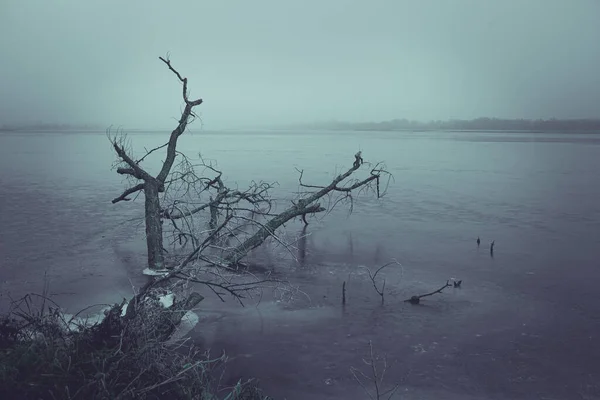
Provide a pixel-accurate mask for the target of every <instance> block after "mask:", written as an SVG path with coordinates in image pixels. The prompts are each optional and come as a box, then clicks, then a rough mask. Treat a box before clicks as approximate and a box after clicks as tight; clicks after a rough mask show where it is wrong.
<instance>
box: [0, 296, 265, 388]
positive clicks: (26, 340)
mask: <svg viewBox="0 0 600 400" xmlns="http://www.w3.org/2000/svg"><path fill="white" fill-rule="evenodd" d="M34 300H36V301H34ZM40 301H41V307H40V306H39V305H38V306H36V307H34V306H33V304H34V303H36V302H37V303H39V302H40ZM123 305H124V304H115V305H113V306H112V307H110V309H108V310H107V311H105V315H106V316H105V318H104V319H103V320H102V321H101V322H96V323H94V324H92V325H85V326H84V325H79V326H78V327H77V328H76V329H72V328H71V329H69V326H71V327H72V326H73V320H70V321H68V320H65V317H64V316H63V314H61V313H60V312H59V311H58V310H59V307H58V306H57V305H56V304H54V303H53V302H52V301H51V300H49V299H48V298H46V297H45V296H40V295H28V296H25V297H24V298H23V299H21V300H19V301H16V302H13V307H12V308H11V310H10V311H9V312H8V313H7V314H6V315H4V316H1V317H0V398H5V399H36V400H37V399H111V400H112V399H202V400H216V399H227V400H235V399H237V400H254V399H268V397H266V396H264V395H262V394H261V391H260V390H259V389H258V388H257V387H256V383H255V382H254V381H252V380H249V381H246V382H239V383H238V384H237V385H236V386H235V387H234V388H233V389H231V388H230V389H229V390H228V391H227V392H226V393H223V392H222V391H221V392H220V391H219V387H218V382H217V381H215V379H214V376H215V373H214V372H215V371H216V369H217V368H221V367H223V366H224V364H225V363H226V361H227V360H226V357H225V355H223V356H220V357H217V358H211V357H210V354H208V353H206V352H200V351H199V350H198V349H196V348H195V347H194V346H193V345H192V344H190V343H188V341H186V340H182V341H178V342H176V343H166V342H164V341H160V340H157V339H156V338H157V337H159V336H160V335H159V332H157V331H156V329H155V327H156V326H157V324H156V318H157V312H156V310H157V308H155V307H148V308H147V309H148V310H151V311H150V312H144V313H140V314H139V315H137V316H136V318H134V319H132V320H128V319H125V318H122V317H121V313H122V308H123Z"/></svg>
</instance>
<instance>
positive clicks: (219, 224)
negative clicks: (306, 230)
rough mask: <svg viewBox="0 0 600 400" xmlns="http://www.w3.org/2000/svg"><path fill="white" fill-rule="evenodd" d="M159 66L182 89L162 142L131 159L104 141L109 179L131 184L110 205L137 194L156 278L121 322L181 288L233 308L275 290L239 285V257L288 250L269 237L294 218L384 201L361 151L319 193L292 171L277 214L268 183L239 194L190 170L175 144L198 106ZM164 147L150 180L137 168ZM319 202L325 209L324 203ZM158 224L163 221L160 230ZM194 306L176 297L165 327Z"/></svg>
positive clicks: (378, 171) (265, 282)
mask: <svg viewBox="0 0 600 400" xmlns="http://www.w3.org/2000/svg"><path fill="white" fill-rule="evenodd" d="M159 59H160V60H161V61H162V62H163V63H165V64H166V66H167V67H168V69H169V70H170V71H171V72H172V73H174V74H175V75H176V76H177V78H178V79H179V81H180V82H182V83H183V100H184V103H185V107H184V109H183V111H182V114H181V117H180V118H179V121H178V124H177V126H176V128H175V129H174V130H173V131H172V132H171V135H170V137H169V140H168V142H167V143H165V144H163V145H162V146H158V147H156V148H154V149H151V150H147V151H146V153H145V154H144V155H143V156H142V157H141V158H139V159H136V158H135V157H134V156H133V152H132V151H131V150H130V149H128V148H126V146H125V141H124V138H123V137H122V136H118V135H114V136H113V137H111V138H110V139H111V144H112V147H113V148H114V150H115V152H116V153H117V156H118V165H117V173H118V174H121V175H124V176H126V177H127V178H130V179H131V180H133V181H134V182H133V183H132V184H131V187H130V188H128V189H127V190H125V191H124V192H123V193H122V194H121V195H120V196H119V197H117V198H115V199H114V200H113V203H118V202H121V201H129V200H130V196H131V195H133V194H137V193H140V192H143V193H144V196H145V209H144V211H145V214H144V220H145V227H146V243H147V251H148V268H149V269H150V270H152V271H155V272H156V271H160V274H158V273H157V275H160V276H157V277H155V278H152V279H150V280H149V281H148V282H147V283H146V284H145V285H144V286H143V287H142V288H141V289H140V290H139V291H138V292H137V293H136V294H135V296H134V297H133V299H132V300H131V301H130V302H129V303H128V306H127V309H126V313H125V314H126V315H125V318H126V319H131V318H134V317H135V315H137V314H139V312H138V310H140V307H139V306H140V305H142V307H141V309H143V308H144V307H143V304H146V303H147V302H146V300H148V299H151V298H152V296H154V297H156V293H157V292H158V293H160V292H161V291H164V290H168V291H171V292H172V293H174V292H175V291H177V290H179V291H181V289H182V288H186V287H187V284H188V283H195V284H202V285H204V286H205V287H207V288H209V289H210V290H211V291H212V292H213V293H215V294H216V295H217V296H218V297H219V298H221V299H222V300H223V299H224V295H226V294H227V295H231V296H233V297H234V298H235V299H237V300H238V301H239V302H240V303H241V304H243V301H242V300H243V299H244V298H246V297H247V296H252V293H253V292H254V291H256V290H260V289H261V288H265V287H271V288H278V287H279V286H278V285H281V284H282V283H283V282H281V281H278V280H276V279H272V278H271V277H270V276H262V277H257V276H252V277H251V278H250V279H249V278H248V276H249V275H248V274H247V273H246V275H245V278H244V279H243V280H242V281H241V282H240V279H239V278H240V273H241V270H240V268H239V267H240V266H241V265H242V260H243V259H244V257H246V256H247V255H248V254H249V253H250V252H251V251H252V250H253V249H255V248H257V247H259V246H261V245H262V244H263V243H264V242H265V241H266V240H267V239H268V238H273V239H274V240H276V241H278V242H279V243H281V244H283V245H285V246H288V247H289V245H288V244H286V243H284V241H283V240H282V239H280V238H279V237H278V236H277V234H276V231H277V230H278V229H279V228H280V227H282V226H283V225H284V224H286V223H287V222H289V221H291V220H294V219H296V218H301V219H302V220H303V221H304V222H305V223H306V222H307V220H306V218H307V216H311V215H314V214H317V213H321V212H323V211H327V212H329V211H331V210H332V209H333V208H335V207H336V205H337V204H338V203H340V202H342V201H344V200H349V201H350V210H352V205H353V195H354V194H356V193H359V194H360V193H361V192H362V191H365V190H372V191H373V192H374V193H375V194H376V196H377V197H382V196H383V195H384V194H385V191H386V188H387V186H386V187H385V188H383V189H382V188H380V181H381V179H382V178H383V177H387V178H388V181H387V182H388V183H389V179H390V178H391V175H390V174H389V173H388V172H387V171H386V170H385V167H384V165H383V164H376V165H374V166H373V165H371V164H369V163H368V162H365V161H364V160H363V157H362V153H361V152H358V153H357V154H355V155H354V159H353V160H349V162H351V163H352V166H351V167H350V168H348V169H347V170H346V171H345V172H344V173H343V174H340V175H338V176H336V177H335V178H334V179H332V180H331V181H330V182H328V183H327V184H325V185H322V186H317V185H309V184H305V183H304V182H303V175H304V172H303V171H299V172H300V177H299V185H300V187H301V188H302V193H301V194H300V195H299V198H298V199H297V200H296V201H291V202H290V203H288V204H287V206H286V207H285V208H284V209H283V210H282V211H279V212H276V211H275V210H276V208H277V207H276V204H275V203H274V201H273V198H272V197H271V195H270V191H271V189H273V188H274V187H275V184H274V183H267V182H263V181H257V182H252V183H251V184H250V185H249V187H248V188H246V189H239V188H232V187H229V186H227V185H226V182H224V180H223V178H222V176H223V174H222V172H221V171H220V170H219V169H218V168H217V166H216V164H214V163H212V162H208V161H205V160H204V159H203V158H202V157H200V161H199V162H198V163H194V162H192V160H191V159H189V158H188V157H187V156H186V155H184V154H182V153H181V152H179V151H178V150H177V141H178V138H179V137H180V136H181V135H182V134H183V133H184V132H185V130H186V127H187V126H188V124H189V123H191V122H192V121H193V119H194V117H195V114H194V107H196V106H198V105H200V104H202V100H201V99H198V100H189V98H188V88H187V82H188V81H187V78H183V77H182V76H181V74H180V73H179V72H178V71H177V70H176V69H174V68H173V66H172V65H171V61H170V60H169V58H168V57H167V58H166V59H165V58H162V57H159ZM164 148H166V156H165V159H164V161H163V162H162V164H161V167H160V171H159V172H158V174H156V175H152V174H150V172H148V169H147V168H144V167H142V163H143V162H144V160H146V158H147V157H148V156H149V155H151V154H152V153H154V152H156V151H158V150H161V149H164ZM177 160H178V161H177ZM176 161H177V162H176ZM365 166H369V168H370V169H369V170H368V172H367V176H366V177H363V178H361V179H358V178H354V174H355V173H359V170H360V169H361V168H362V169H364V167H365ZM336 196H337V197H336ZM324 199H328V202H327V203H324V202H323V200H324ZM163 222H166V223H165V224H164V226H163ZM169 239H170V241H169ZM167 241H169V243H167ZM165 243H166V246H172V249H173V250H176V251H173V252H172V253H170V254H169V265H171V267H170V268H169V269H168V270H166V269H165V267H166V265H167V263H166V255H165V253H164V252H165ZM190 245H191V247H189V246H190ZM281 290H284V292H286V293H288V294H290V295H292V294H293V293H294V291H295V290H296V289H295V288H292V287H290V286H286V287H285V288H284V289H281ZM152 293H154V294H152ZM178 298H179V297H178ZM201 299H202V296H200V295H199V294H198V293H195V292H193V293H192V294H191V295H190V294H188V295H187V296H184V297H183V298H180V299H179V300H178V302H177V303H176V304H177V306H176V308H177V311H176V312H175V310H174V309H173V310H172V311H173V312H172V313H174V314H173V316H172V318H171V319H170V321H174V322H176V321H178V320H179V319H181V315H182V312H183V311H185V310H187V309H190V308H191V307H193V306H195V305H196V304H198V303H199V302H200V301H201ZM150 303H152V302H150Z"/></svg>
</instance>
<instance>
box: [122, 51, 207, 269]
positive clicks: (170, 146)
mask: <svg viewBox="0 0 600 400" xmlns="http://www.w3.org/2000/svg"><path fill="white" fill-rule="evenodd" d="M159 59H160V60H161V61H162V62H164V63H165V64H166V65H167V67H169V70H171V71H172V72H173V73H174V74H175V75H176V76H177V78H178V79H179V81H181V83H183V100H184V101H185V108H184V110H183V112H182V114H181V118H180V119H179V122H178V124H177V127H176V128H175V129H174V130H173V131H172V132H171V135H170V136H169V142H168V143H166V144H165V145H163V146H159V147H156V148H154V149H152V150H150V151H147V152H146V155H145V156H144V157H142V158H140V159H139V160H135V159H134V158H133V157H132V156H130V155H129V154H127V151H125V147H124V143H119V142H118V141H117V138H116V137H115V138H113V139H111V143H112V145H113V148H114V149H115V151H116V153H117V155H118V156H119V158H120V159H121V161H122V163H123V164H124V165H123V166H121V167H119V168H117V173H118V174H120V175H130V176H132V177H134V178H136V179H138V180H140V181H142V182H143V183H138V184H137V185H135V186H133V187H131V188H129V189H127V190H125V191H124V192H123V193H122V194H121V195H120V196H119V197H117V198H115V199H113V201H112V202H113V204H115V203H118V202H120V201H129V200H130V199H129V197H128V196H129V195H132V194H134V193H137V192H139V191H140V190H142V189H143V190H144V196H145V198H146V201H145V215H146V217H145V220H146V244H147V247H148V268H149V269H150V270H162V269H164V268H165V258H164V254H163V230H162V223H161V215H162V210H161V208H160V199H159V197H158V194H159V192H163V191H164V190H165V188H164V185H165V181H166V179H167V176H168V175H169V173H170V171H171V168H172V167H173V163H174V161H175V157H176V155H177V139H179V136H181V135H183V133H184V132H185V129H186V127H187V125H188V123H189V122H190V119H193V117H194V113H193V108H194V107H196V106H199V105H200V104H202V99H197V100H189V99H188V93H187V78H184V77H182V76H181V75H180V74H179V72H177V71H176V70H175V69H174V68H173V67H172V66H171V61H169V60H168V59H164V58H162V57H159ZM165 146H166V147H167V154H166V158H165V160H164V161H163V164H162V168H161V169H160V172H159V173H158V175H157V176H156V177H153V176H152V175H150V174H149V173H148V172H147V171H146V170H145V169H143V168H142V167H141V165H140V164H141V162H142V161H143V160H144V159H145V158H146V157H147V156H149V155H150V154H151V153H153V152H154V151H156V150H158V149H161V148H163V147H165Z"/></svg>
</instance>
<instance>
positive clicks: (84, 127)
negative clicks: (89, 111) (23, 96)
mask: <svg viewBox="0 0 600 400" xmlns="http://www.w3.org/2000/svg"><path fill="white" fill-rule="evenodd" d="M102 129H104V128H103V127H102V126H101V125H97V124H58V123H45V122H40V123H36V124H2V125H0V131H75V130H81V131H90V130H102Z"/></svg>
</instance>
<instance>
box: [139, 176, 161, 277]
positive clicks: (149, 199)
mask: <svg viewBox="0 0 600 400" xmlns="http://www.w3.org/2000/svg"><path fill="white" fill-rule="evenodd" d="M144 197H145V198H146V201H145V214H146V246H147V248H148V268H150V269H152V270H162V269H164V268H165V258H164V254H163V230H162V221H161V218H160V214H161V212H160V211H161V210H160V200H159V198H158V182H156V181H155V180H148V181H146V182H144Z"/></svg>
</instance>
